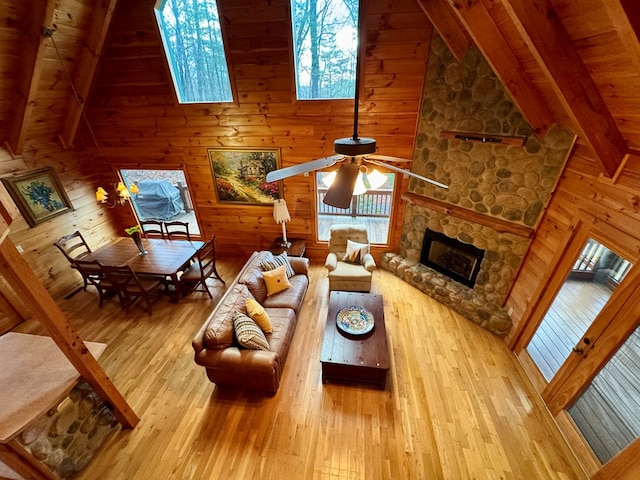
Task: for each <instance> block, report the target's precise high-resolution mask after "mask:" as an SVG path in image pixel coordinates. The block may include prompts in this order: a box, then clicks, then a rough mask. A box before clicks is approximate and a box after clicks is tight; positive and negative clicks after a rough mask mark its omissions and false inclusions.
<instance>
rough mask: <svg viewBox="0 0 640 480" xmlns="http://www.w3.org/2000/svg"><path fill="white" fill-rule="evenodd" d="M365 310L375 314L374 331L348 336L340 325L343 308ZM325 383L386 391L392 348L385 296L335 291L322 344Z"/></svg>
mask: <svg viewBox="0 0 640 480" xmlns="http://www.w3.org/2000/svg"><path fill="white" fill-rule="evenodd" d="M349 306H357V307H363V308H365V309H366V310H368V311H370V312H371V313H372V314H373V318H374V324H375V326H374V328H373V330H372V331H371V332H369V333H367V334H364V335H350V334H346V333H344V332H343V331H342V330H340V329H339V328H338V327H337V325H336V315H337V313H338V311H340V309H342V308H343V307H349ZM320 362H321V363H322V381H323V382H330V381H337V382H348V383H352V382H356V383H365V384H369V385H373V386H376V387H379V388H383V389H384V388H385V385H386V381H387V372H388V371H389V348H388V345H387V331H386V329H385V325H384V309H383V306H382V296H380V295H376V294H371V293H359V292H331V295H330V297H329V313H328V314H327V323H326V326H325V329H324V340H323V341H322V353H321V355H320Z"/></svg>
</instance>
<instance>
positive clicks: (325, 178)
mask: <svg viewBox="0 0 640 480" xmlns="http://www.w3.org/2000/svg"><path fill="white" fill-rule="evenodd" d="M337 173H338V172H337V171H336V170H332V171H330V172H324V173H322V174H321V177H322V183H324V186H325V187H327V188H329V187H330V186H331V185H332V184H333V181H334V180H335V179H336V174H337Z"/></svg>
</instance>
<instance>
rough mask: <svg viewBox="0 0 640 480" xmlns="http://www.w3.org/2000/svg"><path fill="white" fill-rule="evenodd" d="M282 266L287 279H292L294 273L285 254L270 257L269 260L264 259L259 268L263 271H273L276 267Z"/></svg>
mask: <svg viewBox="0 0 640 480" xmlns="http://www.w3.org/2000/svg"><path fill="white" fill-rule="evenodd" d="M281 265H284V268H285V271H286V272H287V278H291V277H293V276H294V275H295V274H296V272H294V271H293V267H291V263H289V259H288V258H287V252H285V253H281V254H280V255H272V256H271V258H269V257H267V258H265V259H264V260H263V261H262V263H261V264H260V266H261V267H262V269H263V270H267V271H269V270H274V269H275V268H276V267H279V266H281Z"/></svg>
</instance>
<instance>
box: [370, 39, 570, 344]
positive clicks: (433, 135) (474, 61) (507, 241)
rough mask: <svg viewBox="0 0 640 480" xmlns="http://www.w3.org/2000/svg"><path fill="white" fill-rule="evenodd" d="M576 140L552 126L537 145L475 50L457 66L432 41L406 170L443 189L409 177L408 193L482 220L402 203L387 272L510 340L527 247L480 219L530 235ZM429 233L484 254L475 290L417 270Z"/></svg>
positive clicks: (386, 261)
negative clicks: (469, 136) (514, 142)
mask: <svg viewBox="0 0 640 480" xmlns="http://www.w3.org/2000/svg"><path fill="white" fill-rule="evenodd" d="M442 131H456V132H464V133H473V134H476V135H477V134H480V135H482V134H484V135H507V136H523V137H525V140H526V143H525V145H524V146H521V147H520V146H508V145H501V144H497V143H481V142H474V141H464V140H457V139H447V138H441V136H440V132H442ZM574 141H575V136H574V135H573V134H571V133H570V132H568V131H567V130H565V129H564V128H563V127H561V126H557V125H555V126H552V127H551V128H550V129H549V131H548V132H546V133H545V134H544V138H543V139H541V138H539V137H538V136H536V135H535V134H534V132H533V131H532V129H531V127H530V126H529V125H528V124H527V122H526V121H525V119H524V118H523V117H522V115H521V113H520V112H519V111H518V108H517V106H516V105H515V103H514V102H513V101H512V100H511V98H510V97H509V95H508V93H507V92H506V91H505V89H504V87H503V85H502V84H501V82H500V80H499V79H498V78H497V77H496V75H495V74H494V73H493V71H492V70H491V68H490V66H489V65H488V64H487V62H486V61H485V60H484V58H483V57H482V55H481V53H480V52H479V50H478V49H477V48H475V47H471V48H469V50H468V51H467V52H466V54H465V56H464V58H463V60H462V62H459V61H458V60H456V58H455V57H454V56H453V55H452V54H451V52H450V51H449V49H448V48H447V46H446V44H445V43H444V42H443V41H442V39H441V38H440V37H439V36H438V35H437V34H434V35H433V37H432V42H431V51H430V54H429V61H428V66H427V74H426V80H425V87H424V94H423V100H422V107H421V114H420V119H419V124H418V134H417V137H416V148H415V152H414V156H413V165H412V171H414V172H415V173H418V174H420V175H423V176H426V177H428V178H432V179H434V180H437V181H438V182H441V183H444V184H446V185H449V188H448V189H446V190H445V189H441V188H438V187H435V186H433V185H431V184H428V183H425V182H422V181H420V180H418V179H413V178H412V179H411V180H410V182H409V191H410V192H411V193H413V194H416V195H418V196H421V197H426V198H433V199H436V200H438V201H440V202H444V203H445V204H451V205H454V206H457V207H461V208H463V209H465V210H468V211H469V212H472V213H473V215H475V216H477V218H478V221H477V223H476V222H474V221H473V220H469V219H468V218H467V219H461V218H456V217H455V216H452V215H448V214H444V213H441V212H437V211H432V210H431V209H429V208H425V207H424V206H416V205H412V204H407V205H406V207H405V215H404V224H403V230H402V236H401V243H400V250H399V252H397V253H389V254H386V255H385V256H384V257H383V262H382V264H383V267H385V268H388V269H389V270H390V271H392V272H394V273H396V274H397V275H398V276H401V277H402V278H404V279H405V280H407V281H408V282H409V283H412V284H413V285H415V286H416V287H418V288H420V289H421V290H422V291H424V292H425V293H427V294H428V295H430V296H433V297H434V298H436V299H438V300H439V301H441V302H442V303H445V304H446V305H448V306H450V307H451V308H453V309H454V310H456V311H459V312H460V313H462V314H463V315H465V316H467V317H468V318H470V319H471V320H473V321H475V322H477V323H479V324H480V325H482V326H483V327H485V328H488V329H489V330H491V331H493V332H494V333H497V334H499V335H503V334H505V333H507V332H508V331H509V329H510V328H511V321H510V319H509V318H508V315H507V313H506V312H505V311H504V309H503V308H502V305H503V304H504V302H505V300H506V298H507V295H508V292H509V290H510V288H511V285H512V283H513V281H514V280H515V276H516V274H517V271H518V268H519V266H520V264H521V263H522V260H523V258H524V255H525V254H526V251H527V249H528V247H529V241H530V239H529V238H528V237H524V236H518V235H514V234H511V233H504V232H500V231H498V230H496V229H493V228H489V227H486V226H485V225H486V224H487V222H483V221H482V219H483V218H484V219H486V218H489V219H498V220H499V221H505V222H508V223H512V224H515V225H519V226H525V227H530V228H535V227H536V225H537V223H538V221H539V218H540V216H541V213H542V211H543V209H544V208H545V206H546V205H547V203H548V201H549V199H550V196H551V194H552V192H553V189H554V188H555V186H556V184H557V182H558V180H559V178H560V174H561V173H562V170H563V168H564V165H565V163H566V160H567V158H568V155H569V152H570V150H571V148H572V146H573V143H574ZM473 215H472V216H473ZM466 217H469V215H466ZM488 223H489V224H491V223H492V222H488ZM494 223H495V222H494ZM426 227H428V228H430V229H431V230H434V231H436V232H440V233H444V234H445V235H448V236H450V237H453V238H457V239H458V240H460V241H462V242H465V243H470V244H473V245H475V246H476V247H478V248H482V249H484V250H486V251H487V253H486V254H485V258H484V260H483V262H482V266H481V270H480V274H479V276H478V281H477V283H476V285H475V286H474V288H473V289H470V288H468V287H465V286H463V285H461V284H458V283H457V282H455V281H453V280H450V279H448V277H446V276H442V275H441V274H439V273H437V272H435V271H433V270H431V269H429V268H428V267H425V266H423V265H420V264H418V262H419V259H420V249H421V248H422V241H423V238H424V231H425V228H426ZM425 269H426V270H425ZM434 280H435V282H434Z"/></svg>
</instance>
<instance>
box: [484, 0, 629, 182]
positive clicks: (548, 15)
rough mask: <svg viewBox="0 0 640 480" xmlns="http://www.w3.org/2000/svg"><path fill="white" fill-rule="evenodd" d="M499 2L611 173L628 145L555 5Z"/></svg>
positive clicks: (530, 0)
mask: <svg viewBox="0 0 640 480" xmlns="http://www.w3.org/2000/svg"><path fill="white" fill-rule="evenodd" d="M487 1H489V0H483V2H487ZM501 3H502V4H503V5H504V7H505V11H506V12H507V14H508V16H509V19H510V20H511V22H512V23H513V25H514V26H515V27H516V29H517V30H518V32H519V33H520V36H521V37H522V40H523V41H524V42H525V44H526V45H527V47H528V49H529V51H530V52H531V53H532V55H533V56H534V58H535V59H536V61H537V63H538V65H539V66H540V68H541V69H542V71H543V72H544V73H545V75H546V78H547V80H548V81H549V82H550V84H551V86H552V87H553V89H554V91H555V92H556V95H557V96H558V98H559V99H560V101H561V102H562V104H563V107H564V109H565V110H566V112H567V113H568V114H569V116H570V117H571V119H572V120H573V122H574V124H575V126H576V128H578V129H579V130H580V131H581V132H582V134H583V138H584V140H585V141H586V143H587V144H588V145H589V147H590V148H591V150H592V152H593V153H594V155H595V156H596V159H597V160H598V162H599V164H600V167H601V168H602V171H603V173H604V174H605V175H606V176H608V177H612V176H613V175H615V173H616V170H617V169H618V166H619V165H620V162H621V161H622V159H623V158H624V156H625V155H626V153H627V145H626V143H625V140H624V138H623V136H622V133H620V130H619V129H618V126H617V124H616V122H615V120H614V118H613V116H612V115H611V112H610V111H609V109H608V108H607V106H606V104H605V102H604V100H603V99H602V96H601V95H600V92H599V90H598V88H597V86H596V85H595V83H594V81H593V79H592V78H591V75H590V74H589V71H588V69H587V67H586V66H585V65H584V63H583V62H582V59H581V57H580V54H579V53H578V51H577V50H576V48H575V46H574V44H573V41H572V40H571V37H570V36H569V34H568V33H567V31H566V29H565V28H564V26H563V25H562V23H561V22H560V18H559V17H558V14H557V12H556V11H555V9H554V8H553V5H552V4H551V2H550V1H549V0H501Z"/></svg>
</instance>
